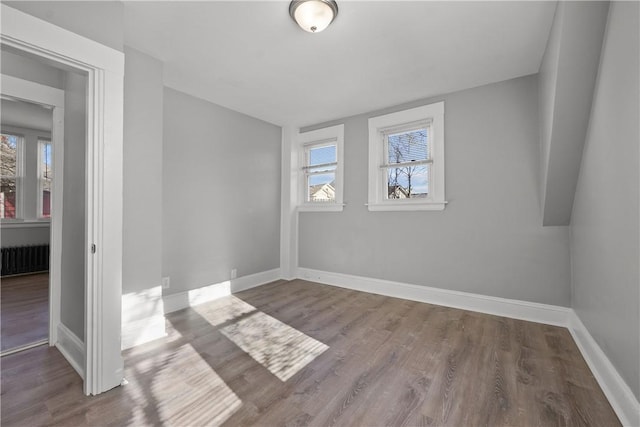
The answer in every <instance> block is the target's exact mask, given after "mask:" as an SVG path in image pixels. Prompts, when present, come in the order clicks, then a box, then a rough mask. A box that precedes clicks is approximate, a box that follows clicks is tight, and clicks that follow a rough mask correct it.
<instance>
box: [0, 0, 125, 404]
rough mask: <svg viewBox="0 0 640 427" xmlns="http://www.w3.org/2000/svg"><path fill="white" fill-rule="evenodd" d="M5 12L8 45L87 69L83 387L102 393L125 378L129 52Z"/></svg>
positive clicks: (0, 28) (3, 33)
mask: <svg viewBox="0 0 640 427" xmlns="http://www.w3.org/2000/svg"><path fill="white" fill-rule="evenodd" d="M0 12H1V19H2V22H1V25H0V37H1V38H0V41H1V43H2V44H3V45H5V46H10V47H12V48H15V49H17V50H19V51H22V52H25V53H28V54H32V55H36V56H38V57H40V58H43V59H44V60H47V61H51V62H54V63H57V64H60V65H62V66H64V67H66V68H72V69H76V70H80V71H83V72H85V73H86V74H87V155H86V180H87V181H86V194H85V195H86V201H87V204H86V210H85V214H86V230H85V231H86V234H85V235H86V239H87V240H86V242H85V243H86V248H85V249H86V250H85V265H86V270H85V286H86V287H85V310H84V311H85V336H84V344H85V345H84V347H85V366H84V392H85V394H98V393H102V392H104V391H107V390H109V389H111V388H113V387H116V386H118V385H119V384H120V383H121V381H122V375H123V361H122V355H121V353H120V345H121V344H120V329H121V300H122V139H123V107H124V103H123V99H124V98H123V91H124V88H123V79H124V54H123V53H122V52H119V51H117V50H115V49H112V48H109V47H107V46H104V45H102V44H100V43H97V42H95V41H93V40H90V39H87V38H85V37H82V36H79V35H77V34H75V33H72V32H70V31H67V30H64V29H62V28H60V27H57V26H55V25H53V24H51V23H48V22H46V21H43V20H41V19H38V18H35V17H33V16H31V15H28V14H26V13H23V12H20V11H18V10H16V9H13V8H11V7H9V6H7V5H5V4H2V5H1V10H0ZM52 226H54V225H53V224H52ZM94 245H95V246H94ZM93 247H95V248H96V250H95V253H94V251H92V248H93ZM54 344H55V343H54Z"/></svg>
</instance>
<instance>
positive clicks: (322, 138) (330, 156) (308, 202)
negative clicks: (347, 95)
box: [298, 125, 344, 211]
mask: <svg viewBox="0 0 640 427" xmlns="http://www.w3.org/2000/svg"><path fill="white" fill-rule="evenodd" d="M343 141H344V125H338V126H332V127H328V128H323V129H318V130H315V131H310V132H304V133H300V134H298V143H299V150H300V164H301V167H300V180H299V181H300V183H299V187H300V190H299V192H300V200H301V203H300V205H299V207H298V210H300V211H341V210H342V208H343V203H342V194H343V188H342V182H343Z"/></svg>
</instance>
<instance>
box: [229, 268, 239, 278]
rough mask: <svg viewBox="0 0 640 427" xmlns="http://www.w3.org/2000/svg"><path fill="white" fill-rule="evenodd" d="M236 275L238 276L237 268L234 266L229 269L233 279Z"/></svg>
mask: <svg viewBox="0 0 640 427" xmlns="http://www.w3.org/2000/svg"><path fill="white" fill-rule="evenodd" d="M236 277H238V269H237V268H234V269H232V270H231V278H232V279H235V278H236Z"/></svg>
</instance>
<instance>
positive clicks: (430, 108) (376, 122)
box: [367, 102, 447, 211]
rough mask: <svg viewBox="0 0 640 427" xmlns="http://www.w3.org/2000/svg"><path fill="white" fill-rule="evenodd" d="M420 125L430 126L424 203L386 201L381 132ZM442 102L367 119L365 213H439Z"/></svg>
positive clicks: (443, 202) (441, 200)
mask: <svg viewBox="0 0 640 427" xmlns="http://www.w3.org/2000/svg"><path fill="white" fill-rule="evenodd" d="M420 121H427V122H429V121H430V122H431V125H430V127H431V135H430V136H431V144H432V145H431V158H432V159H433V163H432V164H431V180H430V182H429V197H428V198H426V199H409V200H401V199H387V198H386V197H385V196H384V194H385V192H386V189H385V188H386V176H383V175H385V174H384V173H383V171H382V169H381V168H380V165H382V164H383V163H384V147H385V144H384V132H385V131H387V130H389V129H391V128H396V127H402V126H406V125H408V124H410V123H416V122H420ZM444 166H445V164H444V102H436V103H434V104H429V105H424V106H422V107H417V108H412V109H409V110H404V111H399V112H396V113H391V114H385V115H384V116H378V117H372V118H370V119H369V202H368V203H367V208H368V209H369V211H421V210H438V211H440V210H443V209H444V208H445V206H446V204H447V202H446V200H445V196H444Z"/></svg>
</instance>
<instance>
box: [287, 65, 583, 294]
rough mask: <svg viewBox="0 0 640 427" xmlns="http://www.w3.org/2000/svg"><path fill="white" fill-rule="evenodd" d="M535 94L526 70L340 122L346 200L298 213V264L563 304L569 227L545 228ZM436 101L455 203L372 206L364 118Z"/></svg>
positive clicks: (532, 78)
mask: <svg viewBox="0 0 640 427" xmlns="http://www.w3.org/2000/svg"><path fill="white" fill-rule="evenodd" d="M537 98H538V96H537V78H536V76H528V77H523V78H519V79H515V80H509V81H506V82H501V83H496V84H492V85H488V86H483V87H479V88H475V89H470V90H465V91H461V92H457V93H453V94H450V95H446V96H442V97H438V98H434V99H430V100H424V101H421V102H415V103H411V104H408V105H403V106H398V107H394V108H392V109H388V110H385V111H382V112H375V113H371V114H365V115H359V116H355V117H350V118H346V119H344V120H341V121H336V123H339V122H344V124H345V180H344V182H345V190H344V191H345V192H344V194H345V203H346V204H347V205H346V206H345V209H344V212H342V213H312V212H304V213H300V219H299V256H300V258H299V265H300V266H301V267H307V268H313V269H319V270H325V271H332V272H339V273H347V274H354V275H359V276H366V277H373V278H379V279H387V280H394V281H399V282H406V283H412V284H417V285H427V286H434V287H438V288H444V289H453V290H459V291H466V292H474V293H479V294H484V295H492V296H498V297H504V298H514V299H520V300H525V301H533V302H540V303H547V304H557V305H563V306H568V305H569V304H570V289H569V283H570V273H569V233H568V228H567V227H542V226H541V224H540V213H539V212H540V211H539V208H538V206H539V205H538V185H537V176H538V167H539V145H538V144H539V138H538V103H537ZM441 100H444V101H445V134H446V136H445V152H446V196H447V197H446V198H447V200H448V201H449V204H448V206H447V207H446V209H445V210H444V211H442V212H433V211H432V212H368V211H367V208H366V206H365V205H364V204H365V203H366V201H367V149H368V146H367V144H368V135H367V132H368V131H367V120H368V118H369V117H373V116H376V115H379V114H383V113H388V112H391V111H399V110H403V109H405V108H410V107H414V106H417V105H424V104H428V103H430V102H435V101H441ZM332 123H333V122H332ZM407 237H409V240H408V239H407Z"/></svg>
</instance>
